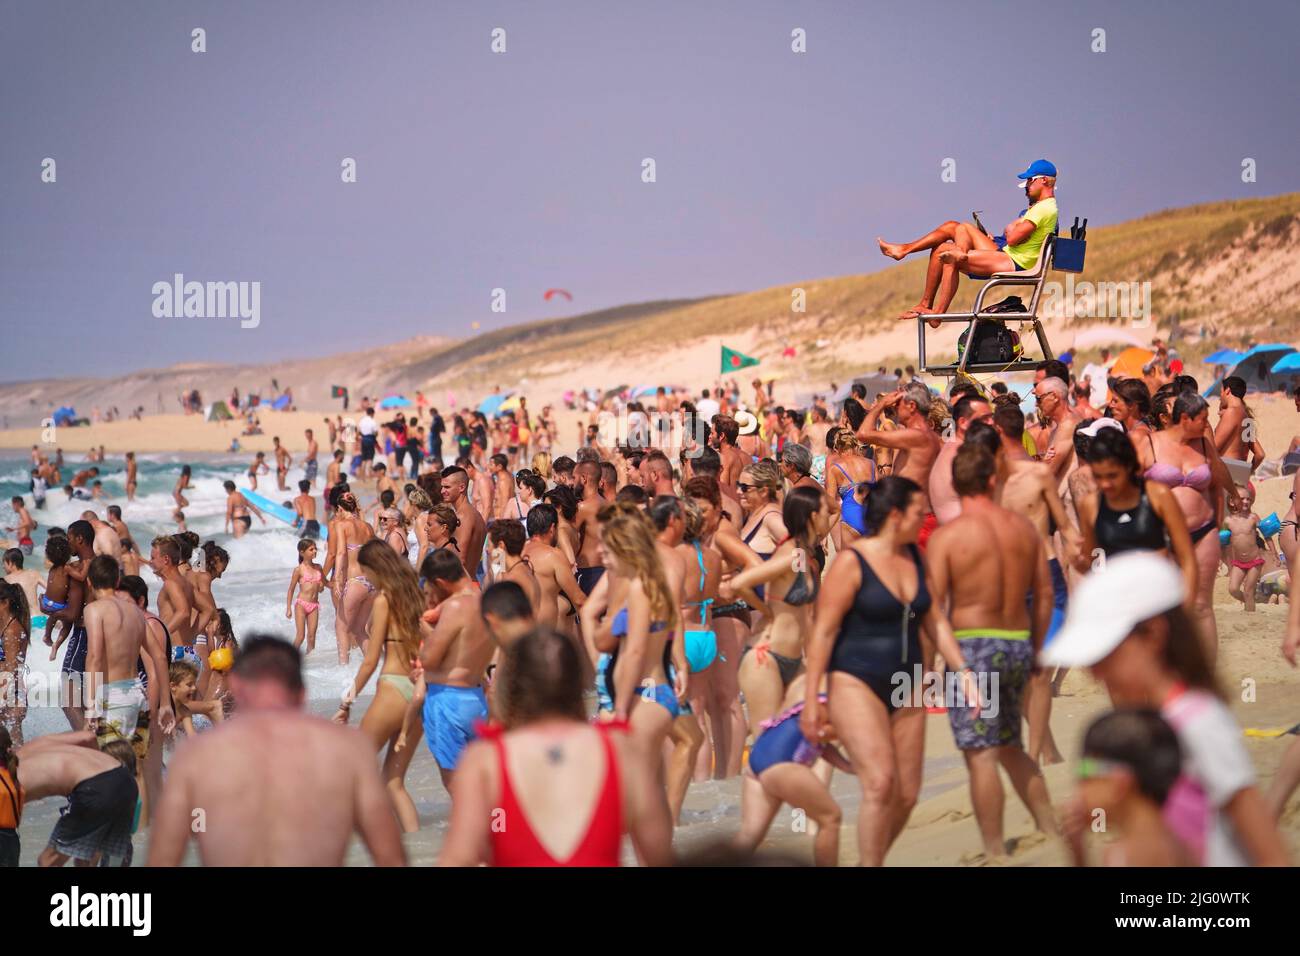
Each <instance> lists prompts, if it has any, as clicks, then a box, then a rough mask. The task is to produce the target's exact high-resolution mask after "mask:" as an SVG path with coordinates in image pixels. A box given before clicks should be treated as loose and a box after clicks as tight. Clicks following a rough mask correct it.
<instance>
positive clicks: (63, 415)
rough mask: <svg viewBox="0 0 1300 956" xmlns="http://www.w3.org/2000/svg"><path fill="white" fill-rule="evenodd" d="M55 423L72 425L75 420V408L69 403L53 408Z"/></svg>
mask: <svg viewBox="0 0 1300 956" xmlns="http://www.w3.org/2000/svg"><path fill="white" fill-rule="evenodd" d="M52 417H53V418H54V424H55V425H73V424H75V423H76V421H77V410H76V409H75V408H73V407H72V406H70V405H64V406H62V407H61V408H56V409H55V410H54V415H53V416H52Z"/></svg>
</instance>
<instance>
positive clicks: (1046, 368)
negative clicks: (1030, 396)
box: [1034, 359, 1070, 388]
mask: <svg viewBox="0 0 1300 956" xmlns="http://www.w3.org/2000/svg"><path fill="white" fill-rule="evenodd" d="M1045 378H1059V379H1060V380H1061V381H1062V382H1063V383H1064V384H1065V386H1066V387H1067V388H1068V387H1069V385H1070V366H1068V365H1066V364H1065V363H1064V362H1062V361H1061V360H1060V359H1048V360H1047V361H1046V362H1044V363H1043V364H1042V365H1040V366H1039V367H1038V368H1037V369H1036V370H1035V371H1034V384H1035V385H1037V384H1038V383H1039V382H1041V381H1042V380H1043V379H1045Z"/></svg>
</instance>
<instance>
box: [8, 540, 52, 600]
mask: <svg viewBox="0 0 1300 956" xmlns="http://www.w3.org/2000/svg"><path fill="white" fill-rule="evenodd" d="M4 569H5V581H6V582H8V583H9V584H16V585H18V586H19V587H20V588H22V589H23V593H24V594H26V595H27V607H28V609H29V610H31V611H33V612H35V613H39V612H40V607H41V606H40V603H39V602H38V601H37V596H36V589H37V588H40V589H41V590H42V591H44V590H45V578H44V577H43V576H42V575H41V573H40V572H39V571H37V570H35V569H34V568H27V569H26V570H23V553H22V551H20V550H19V549H18V548H10V549H9V550H7V551H6V552H5V553H4Z"/></svg>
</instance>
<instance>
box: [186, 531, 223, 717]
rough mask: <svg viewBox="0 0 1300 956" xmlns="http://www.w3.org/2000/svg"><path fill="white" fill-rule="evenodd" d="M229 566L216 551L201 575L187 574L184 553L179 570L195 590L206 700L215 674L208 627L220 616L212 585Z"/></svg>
mask: <svg viewBox="0 0 1300 956" xmlns="http://www.w3.org/2000/svg"><path fill="white" fill-rule="evenodd" d="M229 564H230V555H229V554H227V553H226V551H225V549H224V548H219V547H213V548H212V549H211V550H210V551H209V552H208V553H207V559H206V560H205V562H204V568H203V570H202V571H200V570H198V569H191V570H190V571H189V572H188V573H186V571H185V568H186V567H188V565H186V564H185V554H184V552H182V553H181V565H180V567H179V568H178V569H177V570H179V571H180V572H181V577H183V578H184V579H185V580H186V581H187V582H188V583H189V585H190V587H191V588H192V589H193V592H194V611H193V613H192V614H191V621H192V623H193V626H194V650H195V651H196V652H197V653H198V655H199V659H200V660H202V661H203V663H204V667H203V670H202V672H201V673H200V674H199V683H198V690H199V693H200V694H201V695H204V696H206V695H207V693H208V684H209V683H210V682H211V680H212V671H211V670H209V669H208V667H207V666H206V665H207V661H208V653H209V651H210V648H209V647H208V624H209V623H211V622H212V620H213V618H215V617H216V616H217V599H216V598H215V597H213V596H212V582H213V581H215V580H217V578H219V577H221V575H222V574H224V573H225V571H226V567H227V566H228V565H229Z"/></svg>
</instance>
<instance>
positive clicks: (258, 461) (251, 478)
mask: <svg viewBox="0 0 1300 956" xmlns="http://www.w3.org/2000/svg"><path fill="white" fill-rule="evenodd" d="M277 441H278V439H277ZM258 469H261V472H262V474H264V475H265V474H266V473H267V472H268V471H270V470H271V469H270V467H269V466H268V465H267V464H266V452H264V451H259V452H258V453H257V454H256V455H254V456H253V463H252V464H251V465H249V466H248V487H250V488H252V489H253V490H254V491H256V490H257V472H258Z"/></svg>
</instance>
